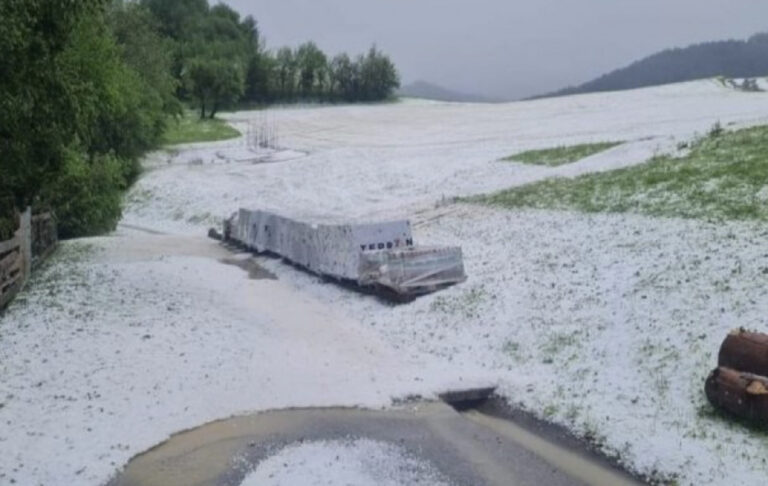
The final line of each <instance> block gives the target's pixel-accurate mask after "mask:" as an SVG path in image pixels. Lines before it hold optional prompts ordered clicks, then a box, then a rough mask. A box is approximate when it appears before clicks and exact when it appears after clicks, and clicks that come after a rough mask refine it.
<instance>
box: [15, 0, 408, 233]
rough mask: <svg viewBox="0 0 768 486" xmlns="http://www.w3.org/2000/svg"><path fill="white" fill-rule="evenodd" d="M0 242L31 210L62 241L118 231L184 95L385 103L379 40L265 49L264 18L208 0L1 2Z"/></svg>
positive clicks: (226, 102)
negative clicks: (144, 162) (45, 218)
mask: <svg viewBox="0 0 768 486" xmlns="http://www.w3.org/2000/svg"><path fill="white" fill-rule="evenodd" d="M0 53H2V54H0V240H3V239H6V238H8V237H10V236H11V235H12V232H13V230H14V229H15V226H16V222H15V215H16V213H17V212H18V211H19V210H20V209H21V208H24V207H26V206H32V207H33V209H34V210H37V211H41V210H50V209H52V210H54V211H55V214H56V216H57V219H58V223H59V230H60V233H61V236H62V237H64V238H67V237H75V236H83V235H91V234H97V233H101V232H104V231H109V230H111V229H113V228H114V227H115V225H116V223H117V221H118V219H119V217H120V206H121V198H122V193H123V192H124V191H125V190H126V189H127V188H128V187H129V186H130V184H132V182H133V181H134V180H135V179H136V178H137V177H138V174H139V163H138V160H139V158H140V157H141V155H142V154H143V153H145V152H146V151H148V150H150V149H153V148H155V147H157V146H158V144H159V143H160V140H161V137H162V135H163V133H164V131H165V129H166V126H167V123H168V122H169V120H172V119H173V118H174V117H177V116H180V115H181V114H182V113H183V107H184V105H185V104H191V105H193V106H194V107H196V108H197V109H199V110H200V114H201V116H205V117H213V116H215V115H216V113H217V112H219V110H221V109H225V108H231V107H235V106H237V105H238V104H239V103H285V102H297V101H334V102H335V101H345V102H354V101H379V100H383V99H386V98H388V97H389V96H391V95H392V94H393V92H394V90H395V89H396V88H397V86H398V84H399V83H398V75H397V71H396V69H395V67H394V65H393V64H392V62H391V61H390V60H389V58H388V57H387V56H386V55H384V54H382V53H381V52H379V51H378V50H377V49H375V48H372V49H371V50H370V51H369V52H368V53H367V54H365V55H361V56H358V57H356V58H355V59H351V58H350V57H349V56H347V55H343V54H342V55H340V56H337V57H335V58H333V59H330V60H329V59H328V57H327V56H326V55H325V54H324V53H323V52H322V51H321V50H320V49H319V48H317V46H316V45H315V44H313V43H307V44H304V45H302V46H300V47H298V48H297V49H290V48H283V49H279V50H277V51H274V52H273V51H269V50H267V49H266V48H265V46H264V42H263V40H262V39H261V38H260V36H259V30H258V27H257V23H256V21H255V20H254V19H253V18H252V17H250V16H248V17H245V18H241V17H240V15H239V14H238V13H237V12H235V11H234V10H232V9H231V8H229V7H228V6H226V5H221V4H220V5H215V6H211V5H209V3H208V1H207V0H137V1H124V0H2V2H0Z"/></svg>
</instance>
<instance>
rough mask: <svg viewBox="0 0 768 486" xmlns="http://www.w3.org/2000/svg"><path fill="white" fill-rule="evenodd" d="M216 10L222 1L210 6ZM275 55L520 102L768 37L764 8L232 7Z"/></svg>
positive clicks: (502, 3) (306, 0)
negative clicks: (365, 68)
mask: <svg viewBox="0 0 768 486" xmlns="http://www.w3.org/2000/svg"><path fill="white" fill-rule="evenodd" d="M211 3H214V0H211ZM225 3H228V4H229V5H231V6H232V7H234V8H235V9H237V10H238V11H239V12H241V13H242V14H244V15H245V14H251V15H253V16H254V17H255V18H256V20H257V21H258V22H259V26H260V28H261V32H262V35H263V36H264V37H266V40H267V45H268V47H272V48H274V47H279V46H282V45H291V46H296V45H298V44H300V43H301V42H303V41H306V40H314V41H315V42H316V43H317V44H318V45H319V46H320V47H321V48H322V49H324V50H325V51H326V52H327V53H329V54H335V53H337V52H341V51H348V52H350V53H357V52H362V51H364V50H367V48H368V47H370V45H371V44H373V43H376V44H377V45H378V46H379V47H380V48H381V49H382V50H383V51H385V52H387V53H388V54H389V55H390V56H391V57H392V59H393V61H395V63H396V64H397V66H398V68H399V69H400V73H401V75H402V78H403V82H404V83H408V82H412V81H416V80H425V81H430V82H434V83H437V84H440V85H442V86H445V87H448V88H451V89H454V90H459V91H463V92H468V93H474V94H482V95H486V96H494V97H504V98H518V97H524V96H529V95H533V94H540V93H542V92H546V91H551V90H554V89H558V88H562V87H565V86H567V85H572V84H578V83H581V82H583V81H587V80H589V79H591V78H593V77H595V76H597V75H599V74H603V73H604V72H606V71H610V70H612V69H614V68H617V67H621V66H623V65H626V64H628V63H630V62H632V61H634V60H637V59H639V58H641V57H644V56H646V55H648V54H652V53H654V52H656V51H658V50H660V49H664V48H666V47H674V46H685V45H688V44H691V43H696V42H702V41H709V40H721V39H729V38H736V39H744V38H746V37H749V36H750V35H752V34H754V33H756V32H759V31H768V1H766V0H466V1H464V0H226V2H225Z"/></svg>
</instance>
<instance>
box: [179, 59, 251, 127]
mask: <svg viewBox="0 0 768 486" xmlns="http://www.w3.org/2000/svg"><path fill="white" fill-rule="evenodd" d="M184 76H185V81H186V84H187V87H188V90H189V92H190V93H192V95H193V96H194V97H195V100H196V102H197V103H198V106H199V108H200V118H201V119H202V118H205V117H206V116H208V117H210V118H214V117H215V116H216V113H217V112H218V111H219V110H220V109H221V108H224V107H227V106H231V105H232V104H234V103H235V102H237V100H238V99H240V97H241V96H242V95H243V91H244V75H243V72H242V70H241V69H240V68H239V66H237V65H236V64H233V63H231V62H228V61H226V60H216V59H211V58H199V59H193V60H192V61H190V62H189V65H188V67H187V68H186V70H185V73H184Z"/></svg>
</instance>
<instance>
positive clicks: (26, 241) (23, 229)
mask: <svg viewBox="0 0 768 486" xmlns="http://www.w3.org/2000/svg"><path fill="white" fill-rule="evenodd" d="M19 229H20V233H21V257H22V259H23V268H24V270H23V275H24V277H23V278H22V285H24V283H26V281H27V280H28V279H29V277H30V275H31V274H32V208H27V210H26V211H24V212H23V213H22V214H21V216H20V217H19Z"/></svg>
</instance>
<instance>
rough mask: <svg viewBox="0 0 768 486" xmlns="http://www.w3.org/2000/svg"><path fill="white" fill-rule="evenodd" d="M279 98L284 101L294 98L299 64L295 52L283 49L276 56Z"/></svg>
mask: <svg viewBox="0 0 768 486" xmlns="http://www.w3.org/2000/svg"><path fill="white" fill-rule="evenodd" d="M275 64H276V69H275V72H276V75H277V87H278V93H279V94H278V96H279V97H280V98H281V99H283V100H290V99H292V98H293V96H294V93H295V90H296V72H297V63H296V57H295V56H294V54H293V50H291V48H290V47H283V48H281V49H279V50H278V51H277V55H276V56H275Z"/></svg>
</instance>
